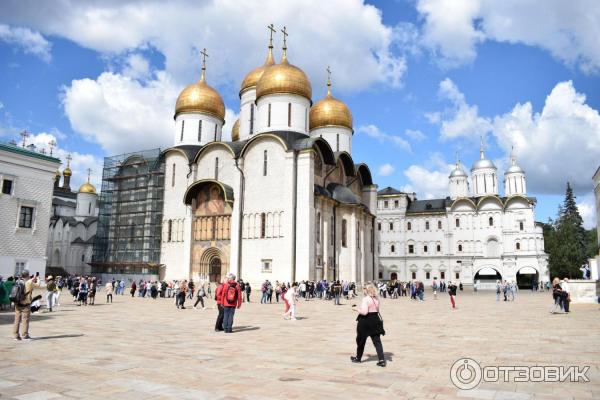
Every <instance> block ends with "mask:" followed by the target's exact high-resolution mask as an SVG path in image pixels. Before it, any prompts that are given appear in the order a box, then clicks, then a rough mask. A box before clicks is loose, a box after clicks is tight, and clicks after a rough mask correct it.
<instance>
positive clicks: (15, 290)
mask: <svg viewBox="0 0 600 400" xmlns="http://www.w3.org/2000/svg"><path fill="white" fill-rule="evenodd" d="M9 299H10V301H12V302H13V303H15V304H21V303H22V302H23V301H24V300H25V283H23V281H21V280H19V281H16V282H15V284H14V285H13V287H12V289H11V290H10V296H9Z"/></svg>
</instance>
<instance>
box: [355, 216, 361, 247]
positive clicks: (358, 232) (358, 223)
mask: <svg viewBox="0 0 600 400" xmlns="http://www.w3.org/2000/svg"><path fill="white" fill-rule="evenodd" d="M356 248H357V249H360V222H357V223H356Z"/></svg>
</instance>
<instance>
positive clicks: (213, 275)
mask: <svg viewBox="0 0 600 400" xmlns="http://www.w3.org/2000/svg"><path fill="white" fill-rule="evenodd" d="M184 202H185V203H186V204H189V205H190V206H191V207H192V214H193V216H192V257H191V265H190V278H192V279H199V280H204V281H205V280H209V281H210V282H220V281H221V278H222V277H223V276H224V275H225V274H227V272H229V258H230V252H231V212H232V209H233V190H232V189H231V188H230V187H229V186H227V185H225V184H224V183H222V182H218V181H215V180H212V179H206V180H202V181H198V182H195V183H194V184H192V185H191V186H190V187H189V188H188V190H187V191H186V193H185V196H184Z"/></svg>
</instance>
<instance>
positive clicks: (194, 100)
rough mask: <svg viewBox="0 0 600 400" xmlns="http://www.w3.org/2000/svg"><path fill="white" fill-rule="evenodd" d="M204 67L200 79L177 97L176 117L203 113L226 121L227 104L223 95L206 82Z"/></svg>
mask: <svg viewBox="0 0 600 400" xmlns="http://www.w3.org/2000/svg"><path fill="white" fill-rule="evenodd" d="M204 71H205V68H204V67H202V77H201V78H200V81H198V82H196V83H192V84H191V85H188V86H187V87H186V88H185V89H183V91H182V92H181V93H180V94H179V97H177V103H176V105H175V117H177V115H179V114H183V113H203V114H208V115H211V116H213V117H215V118H218V119H220V120H221V121H223V122H224V121H225V104H224V103H223V99H222V98H221V95H220V94H219V93H218V92H217V91H216V90H215V89H213V88H212V87H210V86H209V85H208V84H207V83H206V77H205V72H204Z"/></svg>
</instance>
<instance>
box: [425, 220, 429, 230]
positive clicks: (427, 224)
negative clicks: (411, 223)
mask: <svg viewBox="0 0 600 400" xmlns="http://www.w3.org/2000/svg"><path fill="white" fill-rule="evenodd" d="M425 229H426V230H429V221H425Z"/></svg>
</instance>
